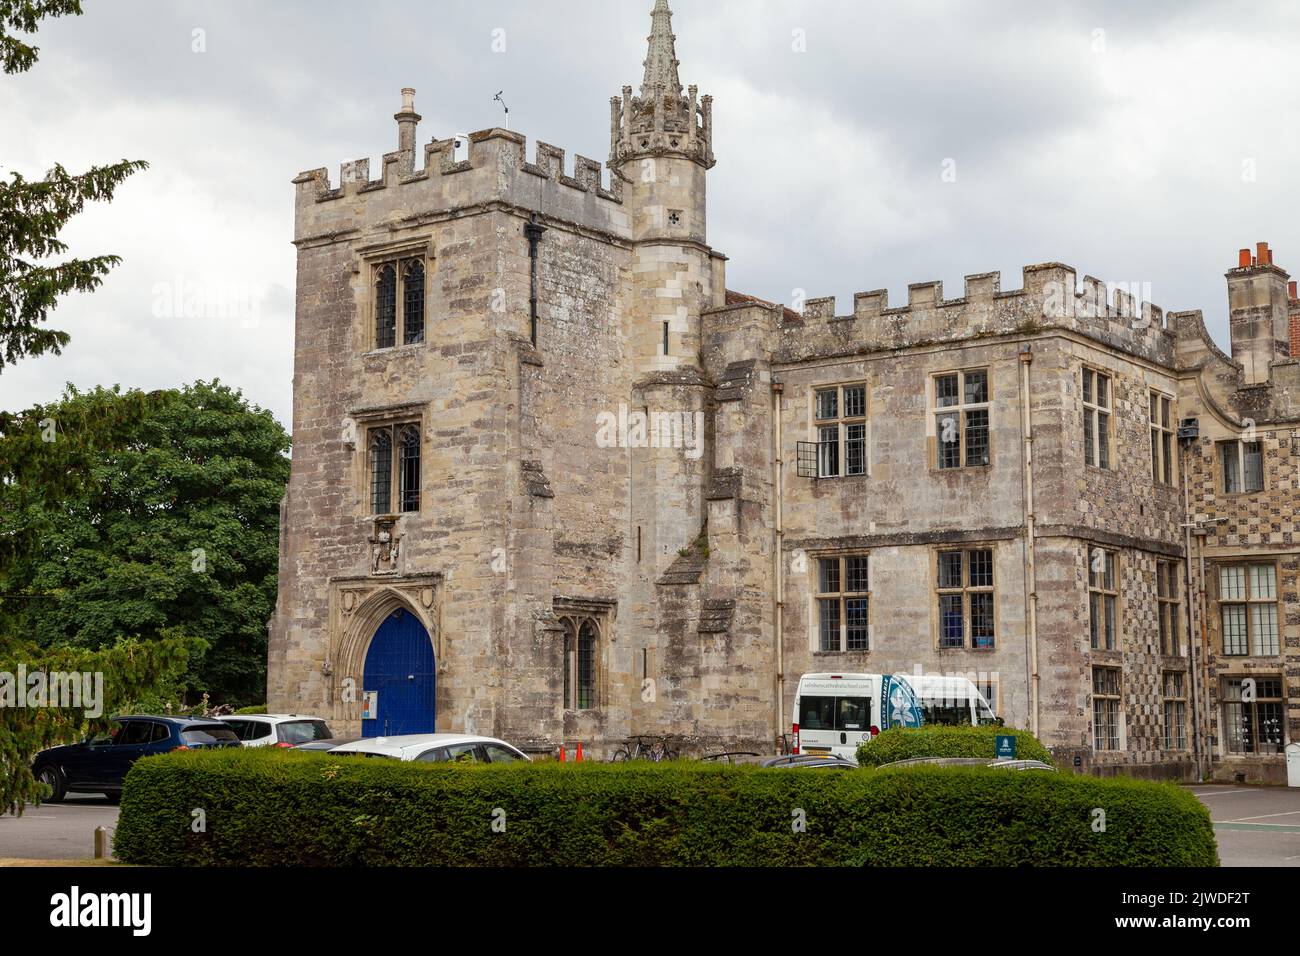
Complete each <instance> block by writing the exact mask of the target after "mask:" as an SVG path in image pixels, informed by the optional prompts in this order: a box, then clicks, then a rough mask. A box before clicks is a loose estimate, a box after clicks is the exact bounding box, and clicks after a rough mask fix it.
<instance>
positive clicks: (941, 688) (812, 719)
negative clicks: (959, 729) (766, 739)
mask: <svg viewBox="0 0 1300 956" xmlns="http://www.w3.org/2000/svg"><path fill="white" fill-rule="evenodd" d="M994 723H998V717H997V715H996V714H994V712H993V708H992V707H990V706H989V703H988V701H986V700H985V699H984V696H983V695H982V694H981V693H980V692H979V689H978V688H977V687H976V686H975V684H974V683H973V682H972V681H971V680H970V679H969V678H966V677H958V676H946V675H945V676H941V675H938V674H934V675H929V674H913V675H904V674H804V675H803V676H802V677H800V678H799V687H798V689H797V690H796V691H795V697H794V721H793V728H792V731H793V734H792V750H793V752H794V753H805V754H820V753H831V754H836V755H838V756H841V757H849V758H852V757H854V755H855V754H856V753H857V749H858V744H860V743H862V742H863V741H867V740H870V739H871V738H873V737H875V736H876V735H877V734H878V733H880V732H881V731H882V730H887V729H889V728H890V727H920V726H922V725H925V724H950V725H951V724H967V725H970V726H979V725H980V724H994Z"/></svg>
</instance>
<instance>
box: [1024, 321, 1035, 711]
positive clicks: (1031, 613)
mask: <svg viewBox="0 0 1300 956" xmlns="http://www.w3.org/2000/svg"><path fill="white" fill-rule="evenodd" d="M1033 361H1034V352H1033V346H1032V345H1030V344H1029V343H1027V342H1026V343H1025V344H1024V345H1022V346H1020V421H1021V427H1022V435H1023V438H1024V451H1023V454H1022V459H1023V461H1024V468H1025V587H1026V590H1027V591H1028V593H1027V594H1026V598H1027V601H1026V608H1025V610H1026V615H1025V617H1026V621H1025V623H1026V631H1027V633H1026V634H1025V642H1026V643H1027V644H1028V645H1029V730H1030V733H1032V734H1033V735H1034V736H1035V737H1037V736H1038V573H1037V568H1036V567H1035V565H1034V546H1035V541H1034V534H1035V532H1034V431H1033V425H1032V424H1031V420H1030V401H1029V366H1030V364H1031V363H1032V362H1033Z"/></svg>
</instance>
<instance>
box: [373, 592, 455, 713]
mask: <svg viewBox="0 0 1300 956" xmlns="http://www.w3.org/2000/svg"><path fill="white" fill-rule="evenodd" d="M436 680H437V678H436V674H435V670H434V659H433V642H432V641H430V640H429V632H428V631H426V630H425V629H424V625H423V624H421V623H420V621H419V619H418V618H417V617H416V616H415V615H414V614H412V613H411V612H410V611H407V610H404V609H402V608H398V609H397V610H396V611H394V612H393V613H392V614H390V615H388V617H386V618H384V622H383V623H382V624H380V625H379V628H378V629H377V630H376V631H375V636H374V637H373V638H372V639H371V641H370V647H369V649H367V651H366V664H365V671H364V675H363V677H362V688H363V690H365V692H366V694H367V699H369V695H370V694H372V693H373V694H374V695H375V698H374V707H373V710H371V711H370V717H369V719H364V720H362V721H361V735H362V736H363V737H395V736H397V735H399V734H431V733H433V732H434V729H435V727H434V702H435V699H436V695H435V689H436Z"/></svg>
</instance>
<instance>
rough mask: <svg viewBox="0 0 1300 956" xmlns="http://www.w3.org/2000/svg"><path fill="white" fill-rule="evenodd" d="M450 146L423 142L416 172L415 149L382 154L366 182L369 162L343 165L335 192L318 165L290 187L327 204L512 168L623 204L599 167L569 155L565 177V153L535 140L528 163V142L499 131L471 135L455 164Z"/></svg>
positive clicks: (450, 142)
mask: <svg viewBox="0 0 1300 956" xmlns="http://www.w3.org/2000/svg"><path fill="white" fill-rule="evenodd" d="M455 143H456V141H455V139H435V140H433V141H432V142H430V143H426V144H425V146H424V165H423V167H422V168H420V169H416V168H415V162H414V160H415V155H414V154H415V151H414V150H394V151H393V152H391V153H385V154H384V156H383V159H382V160H381V164H382V165H381V170H380V174H379V176H378V178H376V179H371V178H370V160H369V159H368V158H366V159H354V160H351V161H349V162H345V163H343V164H342V165H341V166H340V170H339V185H338V186H335V187H331V186H330V180H329V171H328V169H326V168H325V167H323V166H322V167H320V168H319V169H309V170H306V171H305V172H302V173H299V174H298V175H297V176H296V177H294V179H293V182H294V183H295V184H296V185H298V187H299V189H300V191H307V192H309V193H313V194H314V198H315V200H316V201H317V202H328V201H330V200H334V199H341V198H343V197H344V196H348V195H355V194H357V193H364V192H372V191H374V190H378V189H387V188H390V187H394V186H398V187H400V186H404V185H407V184H410V183H419V182H424V181H426V180H429V179H436V178H439V177H442V176H453V175H456V174H457V173H466V172H471V171H473V170H476V169H497V170H502V169H517V170H519V171H520V172H522V173H525V174H529V175H531V176H535V177H537V178H539V179H548V180H551V181H552V182H555V183H556V184H557V185H560V186H566V187H568V188H570V189H574V190H577V191H579V192H589V193H592V194H594V195H595V196H598V197H599V198H601V199H604V200H607V201H609V202H611V203H621V202H622V201H623V184H622V182H621V180H619V178H618V177H617V176H613V177H611V178H610V182H609V186H608V188H607V187H606V186H605V185H603V183H602V177H601V164H600V163H599V162H597V161H596V160H594V159H588V158H587V157H586V156H581V155H575V156H574V162H573V175H568V174H566V173H565V160H564V157H565V151H564V150H562V149H560V148H558V147H556V146H552V145H551V144H550V143H545V142H542V141H541V140H538V141H537V143H536V144H535V147H534V158H533V161H532V162H529V161H528V156H527V146H528V140H527V137H525V136H523V135H522V134H520V133H515V132H512V131H510V130H507V129H501V128H500V127H492V128H489V129H484V130H479V131H478V132H476V133H470V134H469V150H468V158H467V159H464V160H460V161H457V160H456V158H455Z"/></svg>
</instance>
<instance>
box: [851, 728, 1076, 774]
mask: <svg viewBox="0 0 1300 956" xmlns="http://www.w3.org/2000/svg"><path fill="white" fill-rule="evenodd" d="M999 734H1011V735H1012V736H1014V737H1015V738H1016V759H1017V760H1041V761H1043V762H1044V763H1051V762H1052V754H1051V752H1050V751H1049V750H1048V749H1047V748H1046V747H1044V746H1043V745H1042V744H1041V743H1039V742H1038V738H1036V737H1035V736H1034V735H1033V734H1031V733H1030V732H1029V731H1027V730H1016V729H1015V728H1014V727H997V726H994V725H986V726H983V727H948V726H935V727H915V728H911V729H905V728H902V727H895V728H893V729H892V730H886V731H883V732H882V733H881V734H879V735H878V736H877V737H876V738H875V739H874V740H871V741H869V742H867V743H862V744H859V745H858V763H859V764H861V765H862V766H864V767H879V766H880V765H881V764H886V763H893V762H894V761H895V760H908V759H910V758H912V757H988V758H989V759H990V760H992V759H993V758H994V757H995V756H997V751H996V740H995V739H994V738H996V737H997V736H998V735H999Z"/></svg>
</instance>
